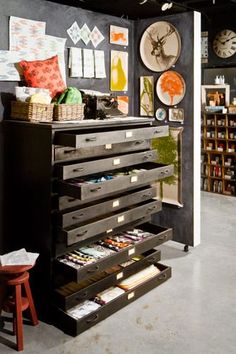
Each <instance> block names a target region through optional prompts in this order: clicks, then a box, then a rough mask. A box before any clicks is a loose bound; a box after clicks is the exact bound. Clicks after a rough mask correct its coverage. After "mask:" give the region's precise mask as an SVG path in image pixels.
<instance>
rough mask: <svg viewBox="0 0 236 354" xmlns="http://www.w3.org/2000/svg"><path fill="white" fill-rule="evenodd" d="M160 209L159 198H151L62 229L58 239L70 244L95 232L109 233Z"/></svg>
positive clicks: (93, 234)
mask: <svg viewBox="0 0 236 354" xmlns="http://www.w3.org/2000/svg"><path fill="white" fill-rule="evenodd" d="M160 210H161V202H160V201H159V200H152V201H147V202H145V203H142V204H141V205H137V206H135V207H133V208H132V209H130V210H126V209H125V210H122V212H120V213H116V214H114V215H111V216H108V217H105V218H104V217H103V218H102V219H100V220H97V221H94V222H89V223H86V224H85V225H79V226H78V227H73V228H70V229H63V230H62V231H61V232H60V234H59V239H60V241H61V242H62V243H65V244H66V245H67V246H71V245H73V244H75V243H78V242H80V241H84V240H87V239H89V238H90V237H93V236H95V235H96V234H101V233H104V232H106V233H107V234H109V233H110V232H111V231H112V230H113V229H114V228H117V227H118V226H121V225H124V224H128V223H131V222H133V221H135V220H137V219H140V218H141V217H145V216H149V215H152V214H154V213H157V212H158V211H160Z"/></svg>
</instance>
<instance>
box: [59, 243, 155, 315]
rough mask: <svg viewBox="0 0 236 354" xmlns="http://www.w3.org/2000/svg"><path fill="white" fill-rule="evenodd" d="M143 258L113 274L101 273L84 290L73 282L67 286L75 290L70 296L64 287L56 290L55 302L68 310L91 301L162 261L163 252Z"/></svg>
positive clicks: (150, 251)
mask: <svg viewBox="0 0 236 354" xmlns="http://www.w3.org/2000/svg"><path fill="white" fill-rule="evenodd" d="M142 257H143V258H141V259H140V260H139V261H134V263H131V264H130V265H128V266H126V267H122V266H121V265H120V266H118V268H119V269H118V270H116V271H114V272H112V273H110V272H106V271H104V272H103V273H100V274H101V275H100V276H99V274H98V276H97V277H94V278H90V279H89V281H87V282H84V286H83V288H81V287H79V290H77V288H78V285H77V283H75V282H71V283H69V284H68V285H67V284H66V285H65V288H66V289H67V288H70V289H73V287H74V290H72V291H71V292H70V293H69V294H68V293H66V294H65V295H64V294H63V287H61V288H60V289H58V290H57V289H56V290H55V292H54V298H53V302H54V303H55V304H56V305H57V306H59V307H60V308H61V309H63V310H68V309H69V308H71V307H73V306H76V305H77V304H78V302H79V301H82V300H85V299H90V298H92V297H94V296H95V295H96V294H97V293H98V292H100V291H103V290H105V289H107V288H109V287H110V286H114V285H115V284H117V281H121V280H122V279H125V278H127V277H129V276H130V275H132V274H134V273H136V272H138V271H140V270H141V269H143V268H144V267H147V266H149V265H150V264H153V263H156V262H159V261H160V259H161V251H159V250H155V249H152V250H149V251H148V252H145V253H144V254H142ZM97 279H99V280H97ZM88 284H89V285H88Z"/></svg>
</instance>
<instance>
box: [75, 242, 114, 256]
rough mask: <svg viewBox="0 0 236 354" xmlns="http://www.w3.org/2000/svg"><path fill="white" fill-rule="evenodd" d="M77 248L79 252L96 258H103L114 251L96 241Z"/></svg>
mask: <svg viewBox="0 0 236 354" xmlns="http://www.w3.org/2000/svg"><path fill="white" fill-rule="evenodd" d="M79 250H80V252H82V253H84V254H87V255H90V256H92V257H94V258H96V259H100V258H104V257H107V256H110V255H111V254H113V253H115V251H114V250H111V249H107V248H106V247H103V246H102V245H99V244H96V243H92V244H90V245H88V246H85V247H81V248H80V249H79Z"/></svg>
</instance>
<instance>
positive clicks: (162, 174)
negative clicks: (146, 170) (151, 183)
mask: <svg viewBox="0 0 236 354" xmlns="http://www.w3.org/2000/svg"><path fill="white" fill-rule="evenodd" d="M169 172H170V171H169V170H165V171H161V172H160V175H161V176H164V175H167V174H168V173H169Z"/></svg>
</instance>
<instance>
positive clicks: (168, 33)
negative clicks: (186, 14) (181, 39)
mask: <svg viewBox="0 0 236 354" xmlns="http://www.w3.org/2000/svg"><path fill="white" fill-rule="evenodd" d="M173 32H175V29H174V27H172V26H169V27H167V33H166V34H164V36H162V37H161V38H160V41H161V42H162V43H163V44H164V43H165V42H166V39H167V37H169V36H170V35H171V34H172V33H173Z"/></svg>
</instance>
